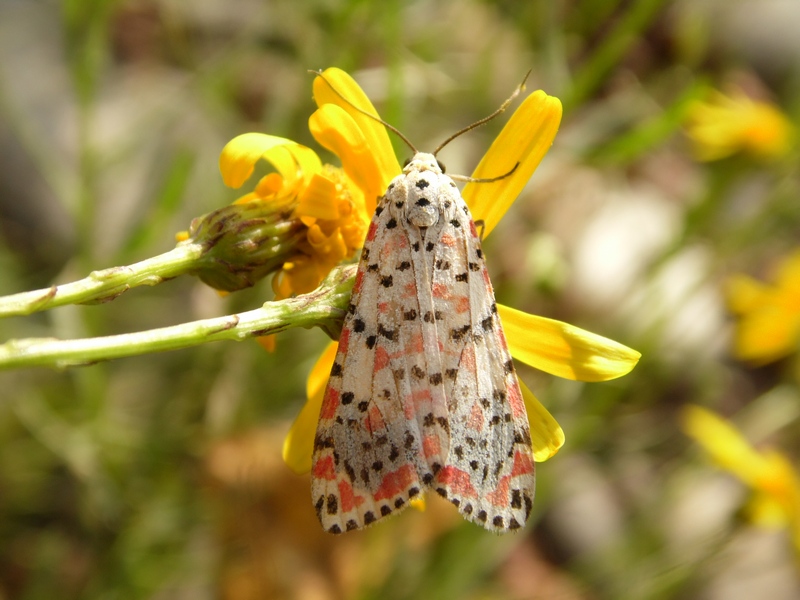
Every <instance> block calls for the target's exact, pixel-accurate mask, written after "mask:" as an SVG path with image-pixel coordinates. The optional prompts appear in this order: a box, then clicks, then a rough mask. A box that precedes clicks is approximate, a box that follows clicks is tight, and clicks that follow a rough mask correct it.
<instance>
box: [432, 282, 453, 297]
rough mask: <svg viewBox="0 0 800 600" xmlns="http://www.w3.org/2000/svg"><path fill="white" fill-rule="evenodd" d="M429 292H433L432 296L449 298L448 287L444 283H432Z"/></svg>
mask: <svg viewBox="0 0 800 600" xmlns="http://www.w3.org/2000/svg"><path fill="white" fill-rule="evenodd" d="M431 294H433V297H434V298H442V299H443V300H448V299H449V298H450V287H449V286H447V285H445V284H444V283H434V284H433V287H432V288H431Z"/></svg>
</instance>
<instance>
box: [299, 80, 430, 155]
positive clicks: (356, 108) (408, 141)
mask: <svg viewBox="0 0 800 600" xmlns="http://www.w3.org/2000/svg"><path fill="white" fill-rule="evenodd" d="M309 73H313V74H314V75H316V76H318V77H321V78H322V81H324V82H325V83H327V84H328V87H329V88H331V90H333V93H334V94H336V95H337V96H339V98H341V99H342V100H344V101H345V102H346V103H347V104H348V105H350V107H352V108H353V109H355V110H357V111H358V112H360V113H361V114H362V115H364V116H365V117H369V118H370V119H372V120H373V121H377V122H378V123H380V124H381V125H383V126H384V127H386V129H388V130H389V131H391V132H392V133H394V134H395V135H396V136H397V137H399V138H400V139H401V140H403V141H404V142H405V143H406V145H407V146H408V147H409V148H411V151H412V152H413V153H414V154H416V153H417V152H418V150H417V149H416V148H415V147H414V144H412V143H411V141H410V140H409V139H408V138H407V137H406V136H404V135H403V134H402V133H401V132H400V130H399V129H398V128H397V127H395V126H394V125H390V124H389V123H387V122H386V121H384V120H383V119H381V118H380V117H376V116H375V115H373V114H371V113H368V112H367V111H365V110H364V109H363V108H360V107H358V106H356V105H355V104H353V103H352V102H350V100H348V99H347V98H345V97H344V96H343V95H342V93H341V92H340V91H339V90H337V89H336V88H335V87H333V84H332V83H331V82H330V81H328V79H327V78H326V77H325V75H323V74H322V71H314V70H310V71H309Z"/></svg>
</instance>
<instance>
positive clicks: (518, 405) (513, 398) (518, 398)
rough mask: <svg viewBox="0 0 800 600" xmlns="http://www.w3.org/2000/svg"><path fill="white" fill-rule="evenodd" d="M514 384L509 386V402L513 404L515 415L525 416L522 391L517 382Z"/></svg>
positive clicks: (512, 410)
mask: <svg viewBox="0 0 800 600" xmlns="http://www.w3.org/2000/svg"><path fill="white" fill-rule="evenodd" d="M513 383H514V385H509V386H508V396H507V397H508V403H509V404H510V405H511V412H512V413H513V415H514V416H515V417H524V416H525V401H524V400H523V399H522V393H521V391H520V389H519V386H518V385H516V382H513Z"/></svg>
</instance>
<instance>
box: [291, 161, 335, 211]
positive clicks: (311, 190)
mask: <svg viewBox="0 0 800 600" xmlns="http://www.w3.org/2000/svg"><path fill="white" fill-rule="evenodd" d="M335 200H336V184H335V183H334V182H333V181H331V179H330V178H329V177H326V176H325V175H323V174H322V172H320V173H315V174H314V176H313V177H312V178H311V181H309V183H308V185H307V186H306V188H305V189H304V190H303V191H302V192H300V196H299V197H298V198H297V208H296V209H295V212H296V214H297V215H300V216H301V217H313V218H314V219H327V220H331V221H332V220H334V219H338V218H339V208H338V206H337V202H335Z"/></svg>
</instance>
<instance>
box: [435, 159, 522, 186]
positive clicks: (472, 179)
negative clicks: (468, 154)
mask: <svg viewBox="0 0 800 600" xmlns="http://www.w3.org/2000/svg"><path fill="white" fill-rule="evenodd" d="M518 166H519V161H517V164H515V165H514V166H513V167H511V170H510V171H509V172H508V173H503V174H502V175H498V176H497V177H469V176H467V175H453V174H451V175H450V179H455V180H456V181H469V182H470V183H493V182H495V181H500V180H501V179H505V178H506V177H508V176H510V175H511V174H512V173H513V172H514V171H516V170H517V167H518Z"/></svg>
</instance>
